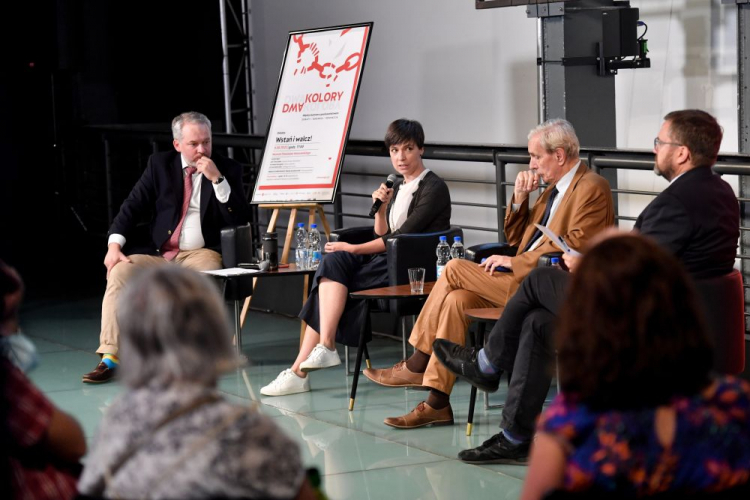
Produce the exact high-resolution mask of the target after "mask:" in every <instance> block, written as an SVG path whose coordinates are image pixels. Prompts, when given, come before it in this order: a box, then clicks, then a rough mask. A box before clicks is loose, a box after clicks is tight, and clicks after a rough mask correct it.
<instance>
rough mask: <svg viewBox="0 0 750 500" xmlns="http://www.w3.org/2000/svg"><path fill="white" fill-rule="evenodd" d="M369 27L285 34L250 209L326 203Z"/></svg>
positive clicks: (330, 195)
mask: <svg viewBox="0 0 750 500" xmlns="http://www.w3.org/2000/svg"><path fill="white" fill-rule="evenodd" d="M371 32H372V23H365V24H358V25H350V26H337V27H333V28H321V29H316V30H308V31H293V32H290V33H289V38H288V40H287V46H286V50H285V52H284V62H283V65H282V67H281V74H280V76H279V85H278V88H277V90H276V100H275V102H274V107H273V115H272V116H271V121H270V123H269V125H268V133H267V134H266V145H265V148H264V150H263V157H262V160H261V165H260V171H259V172H258V180H257V182H256V183H255V189H254V191H253V201H252V202H253V203H294V202H305V203H332V202H333V199H334V196H335V194H336V187H337V185H338V180H339V175H340V173H341V167H342V165H343V162H344V148H345V147H346V142H347V139H348V138H349V130H350V128H351V121H352V115H353V113H354V106H355V104H356V101H357V93H358V92H359V84H360V78H361V76H362V69H363V67H364V62H365V57H366V56H367V47H368V44H369V41H370V33H371Z"/></svg>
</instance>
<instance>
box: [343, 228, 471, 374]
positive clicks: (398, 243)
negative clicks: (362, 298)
mask: <svg viewBox="0 0 750 500" xmlns="http://www.w3.org/2000/svg"><path fill="white" fill-rule="evenodd" d="M440 236H447V237H448V241H452V240H453V237H455V236H461V237H462V238H463V231H462V230H461V228H460V227H457V226H451V227H450V228H449V229H447V230H445V231H438V232H434V233H409V234H399V235H396V236H393V237H390V238H388V240H387V243H386V254H387V258H388V284H387V285H386V286H396V285H405V284H408V283H409V273H408V269H409V268H412V267H423V268H424V269H425V282H430V281H435V280H436V279H437V274H436V266H435V263H436V261H437V256H436V255H435V249H436V248H437V244H438V242H439V240H440ZM374 238H375V234H374V233H373V230H372V226H364V227H352V228H344V229H335V230H333V231H331V241H343V242H346V243H351V244H359V243H366V242H368V241H372V240H373V239H374ZM424 302H425V299H413V300H398V301H397V300H391V301H389V300H380V301H378V304H377V308H376V309H374V310H375V312H385V313H394V314H396V315H397V316H398V317H399V318H400V319H401V343H402V354H403V357H404V359H406V357H407V356H406V339H407V328H406V317H407V316H412V325H413V322H414V319H415V318H416V315H417V314H419V312H420V311H421V310H422V306H423V305H424ZM344 351H345V366H346V371H347V373H350V372H349V348H348V347H345V349H344ZM368 366H369V360H368Z"/></svg>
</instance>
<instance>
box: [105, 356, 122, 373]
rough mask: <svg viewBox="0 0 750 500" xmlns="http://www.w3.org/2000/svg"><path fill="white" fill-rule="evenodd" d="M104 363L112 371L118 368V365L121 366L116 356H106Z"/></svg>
mask: <svg viewBox="0 0 750 500" xmlns="http://www.w3.org/2000/svg"><path fill="white" fill-rule="evenodd" d="M102 363H104V364H105V365H107V368H109V369H110V370H111V369H113V368H117V365H119V364H120V358H118V357H117V356H115V355H114V354H105V355H103V356H102Z"/></svg>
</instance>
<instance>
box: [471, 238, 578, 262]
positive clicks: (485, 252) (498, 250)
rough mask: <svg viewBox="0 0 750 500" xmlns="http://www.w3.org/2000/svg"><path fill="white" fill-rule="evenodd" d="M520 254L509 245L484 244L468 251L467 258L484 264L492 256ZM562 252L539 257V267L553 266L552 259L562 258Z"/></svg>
mask: <svg viewBox="0 0 750 500" xmlns="http://www.w3.org/2000/svg"><path fill="white" fill-rule="evenodd" d="M516 252H518V247H514V246H511V245H508V244H507V243H482V244H481V245H474V246H472V247H469V248H467V249H466V258H467V259H468V260H470V261H472V262H476V263H479V262H482V259H486V258H487V257H489V256H490V255H508V256H511V257H512V256H514V255H516ZM562 254H563V253H562V252H550V253H545V254H544V255H542V256H540V257H539V260H538V261H537V267H548V266H550V265H552V259H553V258H554V257H557V258H558V259H560V258H562Z"/></svg>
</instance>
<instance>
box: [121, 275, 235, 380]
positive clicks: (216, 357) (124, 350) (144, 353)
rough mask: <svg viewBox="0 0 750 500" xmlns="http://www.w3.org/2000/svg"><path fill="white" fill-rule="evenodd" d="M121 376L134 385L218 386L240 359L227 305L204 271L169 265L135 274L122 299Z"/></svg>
mask: <svg viewBox="0 0 750 500" xmlns="http://www.w3.org/2000/svg"><path fill="white" fill-rule="evenodd" d="M117 321H118V323H119V326H120V343H121V350H120V357H121V359H122V368H121V369H120V374H121V376H122V380H123V381H124V382H125V384H127V385H128V386H130V387H132V388H137V387H142V386H145V385H153V384H156V385H157V386H161V387H168V386H171V385H173V384H179V383H185V382H188V383H197V384H201V385H204V386H213V385H215V384H216V380H217V379H218V377H219V375H221V373H222V372H224V371H226V369H227V368H228V367H230V366H233V365H235V363H236V355H235V354H234V351H233V349H232V345H231V340H230V339H231V333H230V331H231V330H230V327H229V320H228V318H227V312H226V308H225V306H224V303H223V301H222V299H221V297H220V296H219V292H218V289H217V287H216V286H215V285H214V283H212V282H211V280H210V279H209V278H208V277H206V276H202V275H201V274H199V273H197V272H195V271H191V270H189V269H185V268H183V267H180V266H174V265H165V266H159V267H156V268H153V269H148V270H146V271H143V272H142V273H140V274H138V275H137V276H135V277H134V278H133V279H132V280H130V282H129V283H128V285H127V286H126V289H125V290H124V292H123V294H122V296H121V298H120V302H119V304H118V311H117Z"/></svg>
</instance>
